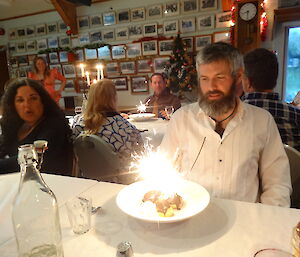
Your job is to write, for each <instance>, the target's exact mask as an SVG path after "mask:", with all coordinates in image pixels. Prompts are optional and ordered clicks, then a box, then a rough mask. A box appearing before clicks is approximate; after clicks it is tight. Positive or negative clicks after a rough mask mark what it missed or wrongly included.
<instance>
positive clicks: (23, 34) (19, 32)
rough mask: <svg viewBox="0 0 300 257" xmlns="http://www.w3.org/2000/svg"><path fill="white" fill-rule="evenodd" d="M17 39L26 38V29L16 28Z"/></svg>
mask: <svg viewBox="0 0 300 257" xmlns="http://www.w3.org/2000/svg"><path fill="white" fill-rule="evenodd" d="M17 37H18V38H24V37H26V29H25V28H18V29H17Z"/></svg>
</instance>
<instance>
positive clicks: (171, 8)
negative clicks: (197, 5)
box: [164, 1, 180, 16]
mask: <svg viewBox="0 0 300 257" xmlns="http://www.w3.org/2000/svg"><path fill="white" fill-rule="evenodd" d="M179 10H180V8H179V2H178V1H170V2H167V3H165V4H164V15H165V16H177V15H179V12H180V11H179Z"/></svg>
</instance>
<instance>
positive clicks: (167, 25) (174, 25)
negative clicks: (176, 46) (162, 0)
mask: <svg viewBox="0 0 300 257" xmlns="http://www.w3.org/2000/svg"><path fill="white" fill-rule="evenodd" d="M177 32H178V21H177V20H176V21H174V20H173V21H164V34H176V33H177Z"/></svg>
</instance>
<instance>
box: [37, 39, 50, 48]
mask: <svg viewBox="0 0 300 257" xmlns="http://www.w3.org/2000/svg"><path fill="white" fill-rule="evenodd" d="M36 45H37V50H44V49H47V48H48V45H47V39H46V38H43V39H38V40H37V41H36Z"/></svg>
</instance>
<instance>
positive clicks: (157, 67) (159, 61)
mask: <svg viewBox="0 0 300 257" xmlns="http://www.w3.org/2000/svg"><path fill="white" fill-rule="evenodd" d="M169 61H170V57H158V58H154V59H153V71H154V72H158V73H163V72H164V71H165V68H166V66H167V64H168V63H169Z"/></svg>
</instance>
